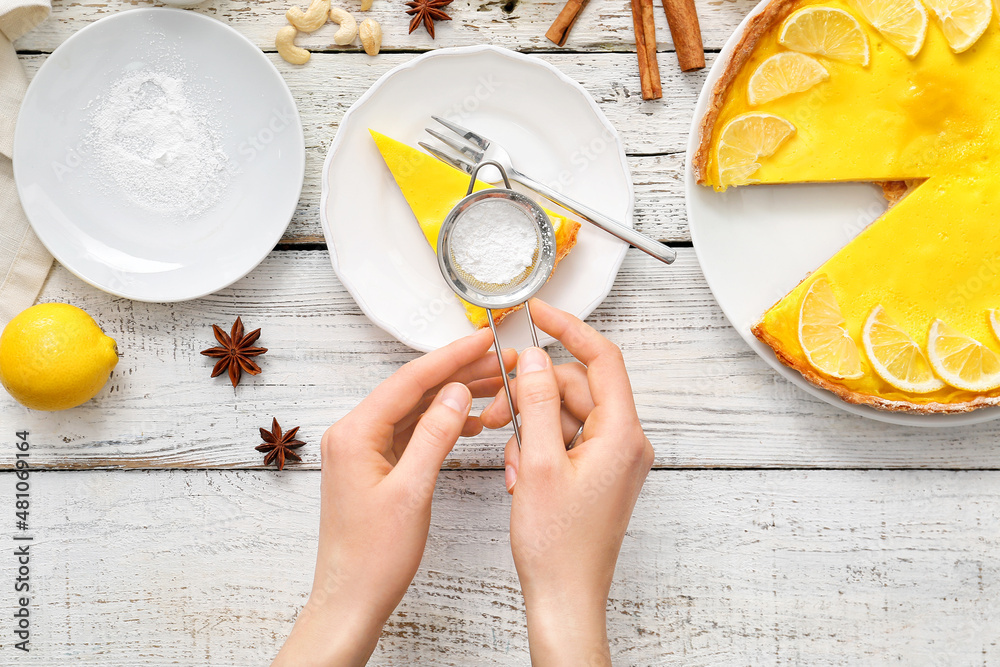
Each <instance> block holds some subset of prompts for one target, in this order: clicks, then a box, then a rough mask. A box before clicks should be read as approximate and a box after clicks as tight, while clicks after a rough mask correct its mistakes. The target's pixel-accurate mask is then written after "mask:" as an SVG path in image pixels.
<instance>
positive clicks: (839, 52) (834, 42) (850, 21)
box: [778, 6, 869, 65]
mask: <svg viewBox="0 0 1000 667" xmlns="http://www.w3.org/2000/svg"><path fill="white" fill-rule="evenodd" d="M778 42H780V43H781V45H782V46H786V47H788V48H789V49H792V50H793V51H799V52H800V53H809V54H812V55H817V56H824V57H826V58H831V59H833V60H841V61H843V62H846V63H852V64H855V65H867V64H868V57H869V48H868V38H867V37H866V36H865V33H864V31H863V30H862V29H861V24H860V23H858V20H857V19H856V18H854V17H853V16H851V15H850V14H848V13H847V12H845V11H844V10H843V9H836V8H833V7H819V6H810V7H803V8H802V9H800V10H798V11H796V12H795V13H793V14H792V15H791V16H789V17H788V19H787V20H786V21H785V24H784V25H783V26H782V27H781V33H780V34H779V35H778Z"/></svg>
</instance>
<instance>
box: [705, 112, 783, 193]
mask: <svg viewBox="0 0 1000 667" xmlns="http://www.w3.org/2000/svg"><path fill="white" fill-rule="evenodd" d="M793 134H795V126H794V125H792V124H791V123H789V122H788V121H787V120H785V119H784V118H779V117H778V116H775V115H773V114H767V113H748V114H744V115H742V116H738V117H736V118H734V119H732V120H731V121H729V124H728V125H726V127H725V129H724V130H722V137H721V138H720V139H719V148H718V160H719V182H720V183H721V184H722V185H723V186H726V185H745V184H747V183H753V182H754V181H753V175H754V174H755V173H756V172H757V170H758V169H760V159H761V158H762V157H768V156H770V155H773V154H774V152H775V151H776V150H778V148H779V147H780V146H781V144H783V143H784V142H785V141H786V140H787V139H788V138H789V137H790V136H792V135H793Z"/></svg>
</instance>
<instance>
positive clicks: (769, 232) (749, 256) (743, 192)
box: [684, 0, 1000, 426]
mask: <svg viewBox="0 0 1000 667" xmlns="http://www.w3.org/2000/svg"><path fill="white" fill-rule="evenodd" d="M767 3H768V0H764V1H763V2H761V3H760V4H759V5H757V7H756V8H754V10H753V11H751V12H750V14H749V15H747V17H746V18H745V19H744V20H743V23H742V24H740V27H739V28H737V29H736V32H735V33H733V36H732V37H730V39H729V41H728V42H727V43H726V46H725V47H724V48H723V50H722V52H721V53H720V54H719V57H718V59H717V60H716V61H715V64H714V65H713V66H712V69H711V70H710V71H709V73H708V78H707V79H706V81H705V86H704V88H702V91H701V96H700V97H699V98H698V105H697V106H696V108H695V112H694V119H693V122H692V124H691V134H690V137H689V138H688V152H687V162H686V166H685V174H684V184H685V193H686V196H687V197H686V198H687V211H688V220H689V222H690V225H691V239H692V241H693V242H694V249H695V253H696V254H697V256H698V261H699V262H700V263H701V268H702V271H703V272H704V274H705V280H706V281H708V286H709V287H710V288H711V290H712V293H713V294H714V295H715V298H716V299H717V300H718V302H719V305H720V306H721V307H722V310H723V312H724V313H725V314H726V317H728V318H729V321H730V322H731V323H732V325H733V326H734V327H735V328H736V330H737V331H738V332H739V334H740V335H741V336H742V337H743V339H744V340H745V341H746V342H747V344H748V345H749V346H750V347H751V348H753V350H754V351H755V352H757V354H759V355H760V357H761V358H762V359H763V360H764V361H766V362H767V363H768V364H770V365H771V366H772V367H773V368H774V369H775V370H776V371H778V373H780V374H781V375H783V376H784V377H785V378H786V379H788V380H789V381H790V382H792V383H794V384H796V385H798V386H799V387H801V388H802V389H803V390H804V391H807V392H809V393H810V394H812V395H813V396H816V397H818V398H821V399H823V400H824V401H826V402H827V403H829V404H831V405H834V406H836V407H838V408H841V409H842V410H846V411H847V412H850V413H853V414H856V415H861V416H863V417H867V418H869V419H875V420H878V421H883V422H889V423H893V424H903V425H907V426H958V425H962V424H977V423H980V422H985V421H990V420H993V419H997V418H998V417H1000V408H998V407H993V408H983V409H980V410H975V411H973V412H969V413H965V414H956V415H918V414H908V413H896V412H886V411H882V410H876V409H874V408H871V407H868V406H862V405H854V404H853V403H847V402H845V401H842V400H841V399H840V398H838V397H837V396H836V395H834V394H833V393H831V392H828V391H826V390H824V389H820V388H818V387H816V386H814V385H812V384H810V383H809V382H807V381H806V380H805V379H804V378H803V377H802V375H801V374H800V373H798V372H797V371H795V370H792V369H790V368H788V367H787V366H785V365H784V364H782V363H781V362H780V361H778V359H777V357H775V356H774V352H773V351H772V350H771V348H769V347H768V346H766V345H764V344H763V343H761V342H760V341H759V340H757V338H756V337H755V336H754V335H753V332H752V331H751V330H750V328H751V327H752V326H753V325H754V323H756V322H757V320H759V319H760V316H761V315H762V314H763V313H764V311H766V310H767V309H768V308H770V307H771V306H772V305H774V304H775V303H776V302H777V301H778V300H779V299H781V298H782V297H784V296H785V295H786V294H787V293H788V292H789V291H790V290H791V289H792V288H793V287H795V286H796V285H797V284H798V283H799V282H801V281H802V279H803V278H805V277H806V276H808V275H809V274H810V273H811V272H812V271H814V270H815V269H816V268H817V267H818V266H820V264H822V263H823V262H825V261H826V260H827V259H829V258H830V257H831V256H832V255H833V254H834V253H836V252H837V251H838V250H839V249H840V248H842V247H843V246H844V245H846V244H847V242H848V241H850V240H851V239H853V238H854V237H855V236H857V234H858V233H859V232H860V231H861V230H863V229H864V228H865V227H866V226H867V225H868V224H869V223H871V222H872V221H873V220H875V219H876V218H878V217H879V216H880V215H882V213H883V212H884V211H885V209H886V202H885V199H884V198H883V197H882V195H881V190H880V189H879V188H877V187H875V186H873V185H868V184H859V183H854V184H817V185H759V186H752V187H742V188H729V189H728V190H726V191H725V192H722V193H719V192H715V191H714V190H712V188H708V187H704V186H701V185H698V184H697V183H696V182H695V178H694V170H693V169H692V167H691V158H692V156H693V155H694V153H695V151H696V149H697V147H698V143H699V140H700V131H701V119H702V117H703V116H704V114H705V112H706V110H707V109H708V103H709V98H710V96H711V93H712V89H713V88H714V87H715V84H716V82H717V81H718V80H719V77H720V76H721V75H722V72H723V69H724V67H725V64H726V63H727V62H728V60H729V58H730V56H731V55H732V52H733V49H734V48H735V45H736V42H737V37H738V36H739V35H741V34H742V32H743V26H744V25H745V24H746V23H747V21H749V20H750V19H751V18H752V17H753V16H755V15H756V14H758V13H760V12H761V10H762V9H763V8H764V6H765V5H766V4H767Z"/></svg>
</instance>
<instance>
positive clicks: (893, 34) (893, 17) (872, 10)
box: [851, 0, 927, 58]
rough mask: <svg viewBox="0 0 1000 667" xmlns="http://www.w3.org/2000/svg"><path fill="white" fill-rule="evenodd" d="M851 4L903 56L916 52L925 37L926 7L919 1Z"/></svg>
mask: <svg viewBox="0 0 1000 667" xmlns="http://www.w3.org/2000/svg"><path fill="white" fill-rule="evenodd" d="M851 5H852V6H853V7H854V8H855V9H856V10H858V12H859V13H860V14H861V15H862V16H863V17H864V18H865V20H866V21H868V23H870V24H871V25H872V27H873V28H875V29H876V30H878V31H879V32H880V33H882V36H883V37H885V39H886V41H888V42H889V43H890V44H892V45H893V46H895V47H896V48H897V49H899V50H900V51H902V52H903V53H905V54H906V55H907V57H909V58H912V57H914V56H915V55H917V54H918V53H920V49H921V48H922V47H923V45H924V37H926V36H927V10H925V9H924V6H923V5H922V4H920V1H919V0H851Z"/></svg>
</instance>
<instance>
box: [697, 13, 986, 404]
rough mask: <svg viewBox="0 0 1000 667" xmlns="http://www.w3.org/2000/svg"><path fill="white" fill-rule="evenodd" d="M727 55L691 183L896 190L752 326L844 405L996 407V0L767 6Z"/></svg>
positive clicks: (788, 362) (704, 123)
mask: <svg viewBox="0 0 1000 667" xmlns="http://www.w3.org/2000/svg"><path fill="white" fill-rule="evenodd" d="M724 67H725V69H724V71H723V74H722V76H721V77H720V78H719V80H718V82H717V84H716V85H715V87H714V89H713V90H712V93H711V99H710V103H709V106H708V109H707V111H706V113H705V116H704V117H703V119H702V123H701V136H700V143H699V146H698V150H697V152H696V153H695V155H694V156H692V165H693V168H694V171H695V174H694V175H695V177H696V179H697V181H698V183H700V184H702V185H705V186H711V187H714V188H715V189H716V190H725V189H726V188H728V187H739V186H746V185H752V184H756V183H767V184H780V183H833V182H872V183H877V184H879V185H881V186H882V188H883V192H884V193H885V196H886V198H887V199H888V200H889V202H890V208H889V209H888V211H887V212H886V213H885V214H884V215H883V216H882V217H880V218H879V219H877V220H876V221H875V222H873V223H872V224H871V225H869V226H868V227H867V228H866V229H864V230H863V231H862V232H861V233H860V234H859V235H858V236H856V237H855V238H854V239H853V240H852V241H850V242H849V243H848V244H847V245H846V246H844V247H843V248H842V249H841V250H840V251H839V252H837V253H836V254H835V255H834V256H833V257H831V258H830V259H829V260H827V261H826V262H825V263H824V264H822V265H821V266H818V267H816V270H815V271H814V272H813V273H812V274H811V275H809V276H808V277H806V278H805V279H804V280H803V281H802V282H801V283H800V284H799V285H798V286H797V287H795V288H794V289H793V290H792V291H791V292H789V293H788V294H787V295H786V296H785V297H784V298H782V299H781V300H780V301H778V302H777V303H776V304H775V305H774V306H772V307H771V308H770V309H769V310H767V311H766V312H765V313H763V315H762V316H761V318H760V320H759V321H758V322H757V323H756V325H754V326H753V333H754V335H756V336H757V338H759V339H760V340H761V341H763V342H764V343H766V344H767V345H768V346H770V347H771V348H772V349H773V350H774V352H775V354H776V356H777V357H778V359H780V360H781V361H782V362H783V363H784V364H786V365H787V366H790V367H792V368H794V369H796V370H797V371H799V372H800V373H802V375H803V376H804V377H805V378H806V379H808V380H809V381H810V382H812V383H814V384H816V385H818V386H820V387H822V388H825V389H827V390H830V391H832V392H834V393H836V394H837V395H838V396H840V397H841V398H842V399H844V400H845V401H848V402H851V403H860V404H867V405H871V406H874V407H877V408H881V409H885V410H898V411H909V412H918V413H930V412H966V411H969V410H973V409H976V408H979V407H983V406H987V405H997V404H1000V314H998V313H997V312H995V310H994V309H997V308H1000V29H998V26H997V20H996V18H995V17H994V9H993V5H992V3H991V2H990V0H926V2H923V3H922V2H921V0H850V2H842V1H840V0H823V1H820V2H813V1H810V0H772V1H771V2H770V3H768V4H767V5H766V6H764V7H763V8H762V9H761V10H760V11H759V12H758V13H756V14H755V15H754V16H753V17H752V18H751V19H750V20H748V21H747V22H746V23H745V24H744V26H743V28H742V32H741V34H740V35H739V36H738V38H737V43H736V47H735V49H734V50H733V51H732V53H731V56H730V58H729V60H728V62H727V63H725V65H724ZM733 224H739V222H738V221H734V222H733ZM802 224H803V225H808V224H809V220H808V218H807V217H804V219H803V220H802Z"/></svg>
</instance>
